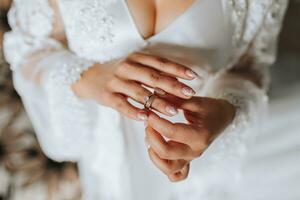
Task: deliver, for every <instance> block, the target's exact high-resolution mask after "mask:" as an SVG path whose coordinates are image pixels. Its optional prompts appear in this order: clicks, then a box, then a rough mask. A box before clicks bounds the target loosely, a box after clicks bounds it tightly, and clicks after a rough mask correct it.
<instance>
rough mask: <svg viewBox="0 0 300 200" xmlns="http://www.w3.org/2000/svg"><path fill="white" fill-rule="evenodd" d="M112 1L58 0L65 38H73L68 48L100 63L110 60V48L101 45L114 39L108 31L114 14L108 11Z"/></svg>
mask: <svg viewBox="0 0 300 200" xmlns="http://www.w3.org/2000/svg"><path fill="white" fill-rule="evenodd" d="M114 2H115V0H105V1H102V0H101V1H99V0H86V1H84V2H83V1H81V0H63V1H62V2H61V7H62V10H63V12H62V15H63V16H64V21H65V25H66V27H67V28H66V30H67V34H68V37H69V38H76V39H75V40H74V39H73V40H70V43H69V45H70V48H71V49H72V50H74V51H75V52H76V53H78V54H79V55H82V56H83V57H85V58H88V59H91V60H95V61H98V62H101V63H104V62H106V61H109V60H111V58H112V55H111V53H110V51H105V49H106V48H105V47H108V46H110V45H112V44H113V43H114V39H115V35H114V33H113V31H112V28H113V26H114V16H113V14H112V13H109V12H108V6H110V5H111V4H112V3H114ZM77 16H80V17H79V18H78V17H77ZM74 18H76V20H74ZM96 19H97V20H96ZM78 40H79V41H81V42H78Z"/></svg>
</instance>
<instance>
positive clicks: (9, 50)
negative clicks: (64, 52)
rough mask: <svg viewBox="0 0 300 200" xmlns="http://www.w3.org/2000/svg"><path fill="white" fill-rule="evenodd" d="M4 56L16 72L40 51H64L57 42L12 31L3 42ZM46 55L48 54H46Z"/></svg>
mask: <svg viewBox="0 0 300 200" xmlns="http://www.w3.org/2000/svg"><path fill="white" fill-rule="evenodd" d="M3 46H4V55H5V58H6V60H7V61H8V62H9V63H10V64H11V65H10V68H11V70H12V71H16V70H17V69H19V68H20V67H21V64H22V63H24V59H25V58H26V57H27V55H30V54H31V53H34V52H36V51H39V50H43V51H46V50H47V51H53V50H56V49H57V50H58V49H62V45H61V44H60V43H59V42H57V41H56V40H52V39H50V38H49V39H39V38H35V37H31V36H28V35H24V34H23V33H22V32H19V31H12V32H9V33H6V34H5V35H4V40H3ZM45 53H46V52H45Z"/></svg>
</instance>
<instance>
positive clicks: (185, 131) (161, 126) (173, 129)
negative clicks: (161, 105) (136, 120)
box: [148, 113, 202, 145]
mask: <svg viewBox="0 0 300 200" xmlns="http://www.w3.org/2000/svg"><path fill="white" fill-rule="evenodd" d="M148 125H149V126H151V127H152V128H153V129H154V130H156V131H157V132H158V133H160V134H161V135H163V136H164V137H167V138H168V139H171V140H174V141H176V142H179V143H184V144H187V145H191V144H193V143H195V141H198V140H199V139H202V138H201V137H200V134H199V133H198V130H197V128H195V127H194V126H192V125H187V124H183V123H175V124H174V123H172V122H170V121H168V120H166V119H163V118H161V117H159V116H158V115H156V114H155V113H150V114H149V116H148Z"/></svg>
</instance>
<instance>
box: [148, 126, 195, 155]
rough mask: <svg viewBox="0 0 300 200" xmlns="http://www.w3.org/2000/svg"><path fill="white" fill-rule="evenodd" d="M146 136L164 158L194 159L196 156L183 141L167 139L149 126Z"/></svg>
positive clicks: (152, 146) (153, 147)
mask: <svg viewBox="0 0 300 200" xmlns="http://www.w3.org/2000/svg"><path fill="white" fill-rule="evenodd" d="M146 137H147V141H148V143H149V145H150V146H151V148H152V149H153V150H154V151H155V152H156V153H157V154H158V156H159V157H160V158H162V159H168V160H179V159H184V160H192V159H193V158H195V154H194V153H193V150H192V149H191V148H190V147H189V146H187V145H185V144H182V143H178V142H174V141H168V142H167V141H166V140H165V139H164V138H163V137H162V136H161V135H160V134H159V133H158V132H156V131H155V130H154V129H153V128H151V127H150V126H148V127H147V128H146Z"/></svg>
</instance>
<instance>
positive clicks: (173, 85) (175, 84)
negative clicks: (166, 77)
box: [171, 80, 182, 90]
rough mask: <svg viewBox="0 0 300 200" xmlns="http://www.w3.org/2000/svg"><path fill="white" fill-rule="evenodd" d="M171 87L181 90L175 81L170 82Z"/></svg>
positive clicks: (180, 85) (180, 86)
mask: <svg viewBox="0 0 300 200" xmlns="http://www.w3.org/2000/svg"><path fill="white" fill-rule="evenodd" d="M171 87H172V88H174V89H179V90H180V89H181V88H182V84H181V83H179V82H178V81H177V80H171Z"/></svg>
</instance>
